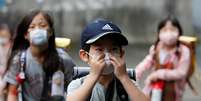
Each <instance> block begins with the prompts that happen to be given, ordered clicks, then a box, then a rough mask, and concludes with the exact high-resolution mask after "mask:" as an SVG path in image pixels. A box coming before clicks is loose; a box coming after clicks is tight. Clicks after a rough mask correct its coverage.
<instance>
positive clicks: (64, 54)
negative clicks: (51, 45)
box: [56, 48, 71, 60]
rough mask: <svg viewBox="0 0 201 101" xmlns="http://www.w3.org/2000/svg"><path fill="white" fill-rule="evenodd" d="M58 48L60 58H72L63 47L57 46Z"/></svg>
mask: <svg viewBox="0 0 201 101" xmlns="http://www.w3.org/2000/svg"><path fill="white" fill-rule="evenodd" d="M56 50H57V52H58V55H59V57H60V58H62V59H64V60H66V59H71V57H70V55H69V54H68V53H67V52H66V51H64V50H63V49H61V48H57V49H56Z"/></svg>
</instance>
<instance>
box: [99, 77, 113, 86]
mask: <svg viewBox="0 0 201 101" xmlns="http://www.w3.org/2000/svg"><path fill="white" fill-rule="evenodd" d="M112 79H113V74H110V75H101V76H100V78H99V80H98V82H99V83H100V84H101V85H103V86H104V87H105V88H108V85H109V84H110V82H111V81H112Z"/></svg>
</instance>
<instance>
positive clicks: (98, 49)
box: [96, 48, 104, 52]
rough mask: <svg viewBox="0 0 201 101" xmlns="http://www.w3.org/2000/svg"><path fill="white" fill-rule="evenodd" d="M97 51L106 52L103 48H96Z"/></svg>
mask: <svg viewBox="0 0 201 101" xmlns="http://www.w3.org/2000/svg"><path fill="white" fill-rule="evenodd" d="M96 51H98V52H103V51H104V50H103V49H102V48H96Z"/></svg>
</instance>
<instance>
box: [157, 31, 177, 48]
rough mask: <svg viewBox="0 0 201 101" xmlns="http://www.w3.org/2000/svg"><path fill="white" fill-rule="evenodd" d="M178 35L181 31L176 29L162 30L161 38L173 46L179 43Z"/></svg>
mask: <svg viewBox="0 0 201 101" xmlns="http://www.w3.org/2000/svg"><path fill="white" fill-rule="evenodd" d="M178 36H179V33H178V32H174V31H166V32H161V33H160V34H159V40H160V41H161V42H163V43H164V44H165V45H168V46H171V45H175V44H176V43H177V41H178Z"/></svg>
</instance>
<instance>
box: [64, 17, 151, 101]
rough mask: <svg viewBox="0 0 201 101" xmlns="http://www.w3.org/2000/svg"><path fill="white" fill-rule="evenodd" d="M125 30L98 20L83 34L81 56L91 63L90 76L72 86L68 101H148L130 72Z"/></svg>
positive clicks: (83, 59) (72, 83)
mask: <svg viewBox="0 0 201 101" xmlns="http://www.w3.org/2000/svg"><path fill="white" fill-rule="evenodd" d="M127 44H128V41H127V39H126V37H124V36H123V35H122V34H121V30H120V29H119V28H118V27H117V26H116V25H114V24H112V23H111V22H110V21H106V20H103V19H98V20H95V21H94V22H92V23H90V24H88V25H87V27H86V28H85V30H84V31H83V32H82V34H81V49H80V51H79V56H80V58H81V60H82V61H84V62H86V63H88V65H89V66H90V72H89V74H88V75H87V76H85V77H82V78H80V79H77V80H74V81H72V82H71V83H70V84H69V86H68V91H67V93H68V94H67V101H129V100H131V101H134V100H135V101H146V100H148V99H147V98H146V96H145V95H144V94H143V93H142V92H141V91H140V90H139V89H138V87H137V86H136V85H135V83H134V82H133V81H132V80H131V79H130V78H129V76H128V74H127V72H126V64H125V59H124V49H123V47H122V46H125V45H127Z"/></svg>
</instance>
